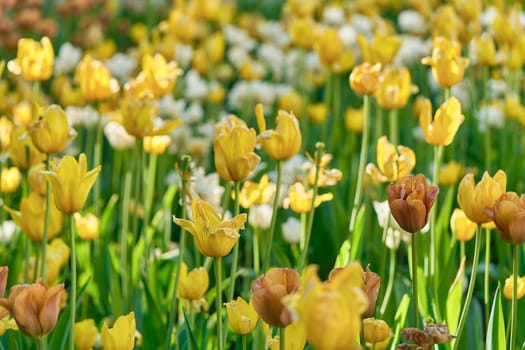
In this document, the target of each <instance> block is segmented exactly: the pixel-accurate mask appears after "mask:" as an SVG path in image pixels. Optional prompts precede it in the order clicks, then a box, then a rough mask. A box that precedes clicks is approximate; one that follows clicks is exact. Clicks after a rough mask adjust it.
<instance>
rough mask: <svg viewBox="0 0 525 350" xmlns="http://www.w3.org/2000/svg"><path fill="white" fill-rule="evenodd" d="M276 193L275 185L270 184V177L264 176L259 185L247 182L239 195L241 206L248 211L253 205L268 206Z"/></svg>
mask: <svg viewBox="0 0 525 350" xmlns="http://www.w3.org/2000/svg"><path fill="white" fill-rule="evenodd" d="M274 192H275V184H273V183H270V182H269V180H268V175H267V174H264V175H263V176H261V179H260V180H259V182H258V183H256V182H252V181H246V182H245V183H244V184H243V185H242V188H241V191H240V193H239V204H240V205H241V207H243V208H246V209H248V208H249V207H251V206H252V205H261V204H266V203H268V202H269V201H270V199H271V198H272V195H273V194H274Z"/></svg>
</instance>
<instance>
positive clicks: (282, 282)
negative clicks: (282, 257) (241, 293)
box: [252, 268, 301, 328]
mask: <svg viewBox="0 0 525 350" xmlns="http://www.w3.org/2000/svg"><path fill="white" fill-rule="evenodd" d="M300 285H301V279H300V277H299V274H298V273H297V271H295V270H292V269H288V268H271V269H269V270H268V271H267V272H266V274H265V275H262V276H261V277H259V278H258V279H256V280H255V281H253V282H252V304H253V307H254V309H255V311H257V313H258V314H259V316H260V317H261V318H262V319H263V320H264V321H265V322H266V323H268V324H270V325H272V326H275V327H280V328H284V327H286V326H288V325H289V324H290V323H292V315H291V314H290V312H289V311H288V310H287V309H286V308H285V306H284V304H283V303H282V299H283V297H285V296H287V295H289V294H293V293H295V292H296V291H297V290H298V289H299V286H300Z"/></svg>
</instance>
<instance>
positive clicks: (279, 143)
mask: <svg viewBox="0 0 525 350" xmlns="http://www.w3.org/2000/svg"><path fill="white" fill-rule="evenodd" d="M255 116H256V117H257V125H258V126H259V132H260V133H259V136H258V137H257V140H258V142H259V143H260V144H261V145H262V147H263V148H264V150H265V152H266V153H267V154H268V155H269V156H270V158H272V159H274V160H288V159H290V158H292V157H293V156H295V155H296V154H297V153H298V152H299V150H300V149H301V142H302V137H301V130H300V129H299V121H298V120H297V118H296V117H295V115H294V114H293V113H288V112H285V111H283V110H279V111H278V112H277V117H276V127H275V129H274V130H266V121H265V120H264V113H263V107H262V104H260V103H259V104H257V106H256V107H255Z"/></svg>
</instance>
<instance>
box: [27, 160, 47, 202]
mask: <svg viewBox="0 0 525 350" xmlns="http://www.w3.org/2000/svg"><path fill="white" fill-rule="evenodd" d="M44 171H46V165H45V164H44V163H38V164H36V165H33V166H32V167H31V168H29V171H28V172H27V181H28V182H29V186H30V187H31V190H32V191H34V192H36V193H38V194H39V195H41V196H45V195H46V191H47V182H46V178H45V176H44Z"/></svg>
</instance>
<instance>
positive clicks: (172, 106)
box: [159, 94, 186, 120]
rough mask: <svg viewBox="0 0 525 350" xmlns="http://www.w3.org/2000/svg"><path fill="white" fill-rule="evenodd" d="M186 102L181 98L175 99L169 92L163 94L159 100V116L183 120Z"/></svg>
mask: <svg viewBox="0 0 525 350" xmlns="http://www.w3.org/2000/svg"><path fill="white" fill-rule="evenodd" d="M185 108H186V102H185V101H184V100H183V99H180V100H175V99H174V98H173V96H172V95H171V94H167V95H166V96H163V97H162V98H161V99H160V101H159V116H160V117H161V118H166V119H177V118H181V119H183V120H184V117H183V115H184V109H185Z"/></svg>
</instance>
